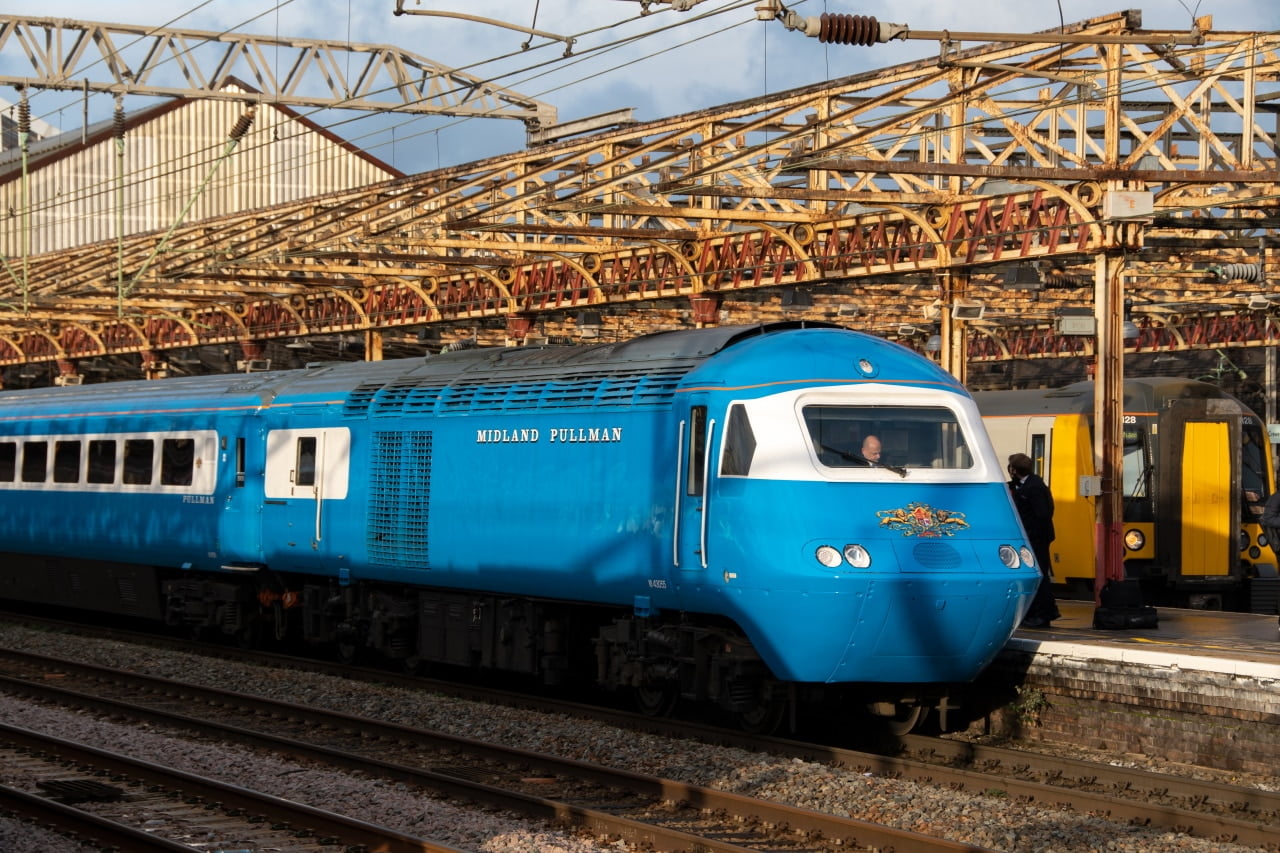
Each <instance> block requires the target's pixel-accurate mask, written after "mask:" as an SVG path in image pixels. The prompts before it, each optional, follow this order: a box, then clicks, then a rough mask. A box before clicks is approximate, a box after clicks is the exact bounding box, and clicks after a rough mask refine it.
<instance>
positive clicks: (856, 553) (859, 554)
mask: <svg viewBox="0 0 1280 853" xmlns="http://www.w3.org/2000/svg"><path fill="white" fill-rule="evenodd" d="M844 558H845V559H846V560H848V561H849V565H851V566H853V567H854V568H855V569H865V568H866V567H867V566H869V565H871V553H870V552H869V551H868V550H867V549H866V548H863V547H862V546H861V545H845V546H844Z"/></svg>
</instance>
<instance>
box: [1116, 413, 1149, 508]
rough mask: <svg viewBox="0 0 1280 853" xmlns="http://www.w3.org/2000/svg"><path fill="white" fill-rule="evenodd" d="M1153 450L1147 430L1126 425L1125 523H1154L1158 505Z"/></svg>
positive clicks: (1122, 469)
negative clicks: (1153, 486) (1153, 481)
mask: <svg viewBox="0 0 1280 853" xmlns="http://www.w3.org/2000/svg"><path fill="white" fill-rule="evenodd" d="M1150 459H1151V451H1150V448H1149V445H1148V443H1147V431H1146V430H1145V429H1141V428H1135V427H1129V426H1126V427H1125V429H1124V457H1123V463H1122V465H1121V476H1122V477H1123V482H1124V520H1125V521H1130V522H1137V521H1154V520H1155V502H1154V501H1152V500H1151V462H1150Z"/></svg>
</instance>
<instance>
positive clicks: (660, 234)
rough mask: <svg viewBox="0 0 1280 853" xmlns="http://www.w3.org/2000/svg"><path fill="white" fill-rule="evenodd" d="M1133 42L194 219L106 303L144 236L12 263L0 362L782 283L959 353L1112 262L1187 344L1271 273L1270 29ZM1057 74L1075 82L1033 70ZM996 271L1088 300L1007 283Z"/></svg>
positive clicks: (883, 328)
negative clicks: (965, 340) (973, 319)
mask: <svg viewBox="0 0 1280 853" xmlns="http://www.w3.org/2000/svg"><path fill="white" fill-rule="evenodd" d="M1132 24H1133V19H1132V18H1131V16H1130V15H1128V14H1127V13H1122V14H1119V15H1112V16H1105V17H1102V18H1097V19H1093V20H1090V21H1087V22H1084V23H1082V24H1077V25H1073V26H1071V27H1068V28H1067V31H1068V32H1071V33H1076V34H1078V33H1094V34H1099V35H1104V34H1106V35H1115V34H1121V35H1123V34H1130V35H1133V36H1134V40H1135V42H1136V43H1132V44H1124V45H1119V44H1099V45H1084V44H1071V45H1065V46H1064V45H1060V44H1058V43H1056V42H1054V41H1053V40H1052V35H1051V34H1046V37H1045V41H1044V42H1037V43H1034V44H993V45H984V46H980V47H975V48H971V49H968V50H962V51H956V52H953V53H951V54H949V55H947V57H946V59H945V61H944V62H943V63H942V64H939V63H938V62H937V61H920V62H916V63H909V64H906V65H901V66H896V67H894V68H889V69H884V70H881V71H877V72H875V73H868V74H862V75H856V76H854V77H850V78H845V79H842V80H837V81H832V82H830V83H828V84H824V85H821V86H812V87H808V88H804V89H799V90H793V91H789V92H785V93H781V94H778V95H773V96H767V97H762V98H759V99H755V100H752V101H746V102H740V103H736V104H731V105H728V106H725V107H721V108H716V109H711V110H705V111H701V112H698V113H692V114H687V115H683V116H677V117H674V118H669V119H662V120H658V121H653V122H649V123H646V124H640V125H636V126H634V127H629V128H626V129H622V130H616V131H612V132H607V133H602V134H597V135H595V136H591V137H586V138H581V139H575V140H571V141H564V142H560V143H556V144H552V145H548V146H545V147H542V148H538V149H532V150H526V151H521V152H517V153H513V154H510V155H503V156H500V157H494V158H490V159H487V160H483V161H478V162H474V163H468V164H463V165H461V166H455V167H451V168H448V169H441V170H437V171H433V172H427V173H423V174H421V175H416V176H413V177H410V178H405V179H400V180H397V181H393V182H388V183H384V184H379V185H375V186H371V187H367V188H363V189H361V190H358V191H352V192H345V193H339V194H334V195H331V196H326V197H320V198H315V199H310V200H308V201H307V202H305V203H299V204H287V205H282V206H279V207H275V208H270V209H265V210H258V211H252V212H250V213H245V214H237V215H233V216H225V217H221V218H218V219H216V220H209V221H204V222H199V223H194V224H192V225H188V226H184V227H182V228H180V229H178V232H177V233H176V234H175V238H174V241H173V242H174V243H175V244H179V245H181V246H182V249H183V251H182V252H181V253H178V252H170V253H163V254H161V255H160V256H159V257H158V258H157V259H156V260H155V262H154V263H152V264H151V265H150V266H149V268H148V272H147V275H146V276H145V277H144V278H142V279H141V280H139V281H138V282H137V283H136V284H132V285H129V286H124V287H121V286H119V284H118V282H117V279H116V269H117V262H118V261H120V262H122V266H123V268H124V269H125V270H126V272H127V274H126V276H125V279H124V280H125V281H126V282H127V281H129V278H128V275H129V274H131V273H129V271H135V270H138V269H139V268H140V267H141V266H142V264H143V263H144V261H145V259H146V258H148V256H149V255H150V254H151V253H152V251H153V250H154V248H155V245H156V242H155V241H156V239H157V238H156V237H155V236H154V235H151V236H144V237H137V238H129V239H127V240H126V241H124V242H125V245H124V251H123V253H122V254H121V255H119V256H118V255H117V253H116V252H115V246H114V245H108V244H98V245H94V246H86V247H82V248H78V249H74V250H68V251H64V252H58V253H54V254H50V255H46V256H39V257H34V258H31V259H29V262H28V269H29V277H28V278H27V282H28V285H27V286H26V287H25V288H23V287H21V283H20V281H19V280H18V279H17V278H16V277H15V276H12V275H11V276H10V277H9V280H8V281H6V282H5V283H4V286H3V287H2V288H0V299H3V300H4V301H5V302H7V303H8V310H7V311H6V312H5V313H4V314H2V315H0V363H16V362H21V361H29V360H47V359H52V358H57V357H63V358H65V357H83V356H88V355H98V354H105V353H110V352H120V351H138V350H141V349H165V348H169V347H173V346H190V345H193V344H197V343H208V342H222V341H226V340H229V339H243V338H250V339H269V338H272V337H288V336H296V335H300V334H324V333H330V332H334V331H346V330H360V329H375V328H391V327H396V326H403V325H420V324H423V323H433V322H441V321H465V320H475V319H477V318H487V317H503V316H513V315H527V314H529V313H530V312H535V313H536V312H554V311H564V310H567V309H574V308H580V307H583V306H599V305H602V304H607V303H611V302H620V303H627V304H628V305H636V304H639V303H642V302H645V301H649V300H655V299H670V298H672V297H698V296H700V295H707V294H721V295H726V296H727V295H729V294H733V293H742V292H745V291H748V290H756V289H759V288H765V287H778V286H782V285H797V284H800V285H804V286H806V287H810V288H813V290H814V292H815V293H817V294H819V295H821V294H823V293H824V292H828V291H829V292H830V293H832V294H833V295H837V296H838V295H839V294H843V293H847V292H849V291H851V290H856V291H857V294H858V295H857V299H858V300H859V301H860V302H861V303H862V304H863V308H864V310H863V311H862V312H861V314H860V315H859V318H858V322H856V323H854V324H853V325H855V326H858V325H860V324H861V325H863V326H864V327H865V328H868V329H870V330H872V331H879V332H882V333H890V334H892V329H893V328H894V327H895V326H897V325H898V324H901V323H907V322H919V318H920V307H921V305H922V304H923V303H927V302H928V301H929V300H930V299H933V298H935V297H936V296H937V295H938V293H939V285H938V281H939V279H940V278H941V277H944V276H950V277H963V279H964V281H965V284H966V290H967V293H968V295H970V296H973V297H976V298H980V299H982V300H983V301H984V302H985V304H986V306H987V311H986V317H985V320H984V326H983V329H982V333H981V334H975V335H973V336H972V339H971V346H972V347H974V348H975V351H974V354H975V355H977V356H979V357H981V352H982V347H985V346H986V344H985V343H983V341H990V340H993V339H1000V338H1002V337H1004V336H1005V335H1006V334H1008V335H1012V336H1013V339H1014V340H1015V341H1021V337H1020V336H1021V334H1022V333H1021V332H1020V331H1019V329H1020V327H1021V326H1023V325H1027V324H1030V325H1032V326H1036V327H1040V328H1042V329H1043V328H1045V327H1048V326H1049V325H1050V324H1051V321H1052V316H1053V312H1054V311H1055V310H1056V309H1058V308H1060V307H1064V306H1087V305H1091V304H1092V302H1091V300H1092V288H1091V287H1090V286H1088V284H1089V281H1090V279H1089V278H1088V276H1090V275H1091V274H1092V273H1091V270H1092V258H1093V256H1094V255H1095V254H1097V253H1099V252H1114V253H1125V254H1126V259H1127V263H1128V270H1129V274H1130V276H1131V277H1130V278H1129V279H1128V281H1129V282H1130V285H1129V289H1130V290H1134V291H1135V292H1136V295H1138V296H1140V297H1141V298H1142V300H1143V301H1144V302H1146V303H1161V304H1166V305H1167V306H1169V307H1170V308H1171V310H1174V312H1175V314H1177V315H1178V316H1179V317H1182V318H1185V319H1184V320H1183V322H1186V323H1189V324H1195V323H1196V322H1198V321H1197V320H1195V319H1194V316H1195V314H1196V311H1194V310H1192V309H1191V308H1188V309H1187V310H1185V311H1181V312H1179V311H1178V310H1177V308H1178V306H1179V305H1180V304H1183V303H1185V304H1186V305H1188V306H1190V305H1193V304H1194V305H1198V306H1203V311H1204V313H1206V314H1207V315H1209V316H1216V315H1217V314H1220V313H1222V312H1224V311H1230V310H1231V309H1232V306H1237V305H1239V303H1240V301H1241V300H1240V298H1239V290H1238V286H1233V285H1232V284H1231V283H1230V282H1227V281H1215V280H1213V279H1212V277H1210V276H1208V275H1206V274H1204V268H1205V267H1206V266H1207V265H1209V264H1211V263H1232V262H1237V263H1246V262H1255V261H1256V263H1258V264H1260V265H1262V268H1263V269H1264V271H1265V269H1266V266H1267V264H1269V263H1270V260H1269V258H1267V257H1266V256H1265V253H1264V252H1263V251H1262V250H1261V248H1257V247H1261V246H1263V245H1265V242H1266V241H1268V240H1274V238H1275V234H1276V223H1277V219H1276V209H1277V207H1280V202H1278V201H1277V185H1278V184H1280V172H1277V168H1276V166H1277V151H1276V138H1277V134H1276V132H1275V129H1274V127H1273V126H1271V127H1269V126H1267V125H1266V123H1265V122H1264V118H1269V120H1270V122H1271V124H1272V125H1274V122H1275V119H1274V106H1273V105H1274V100H1275V92H1274V88H1275V86H1276V82H1277V80H1280V36H1277V35H1276V34H1266V33H1214V32H1212V31H1208V32H1205V33H1204V40H1203V43H1202V44H1199V45H1196V46H1193V47H1177V48H1175V47H1171V46H1170V43H1171V41H1172V40H1173V39H1172V36H1171V35H1170V34H1168V33H1138V34H1135V33H1133V31H1132ZM989 66H999V68H998V69H996V70H993V69H992V68H990V67H989ZM1058 67H1065V68H1070V69H1071V71H1072V74H1078V75H1079V76H1080V80H1081V82H1080V84H1079V85H1076V84H1068V83H1063V82H1061V81H1059V80H1057V79H1056V78H1055V79H1051V80H1047V79H1046V78H1045V77H1044V76H1042V75H1043V74H1044V73H1047V72H1046V71H1045V70H1046V69H1049V68H1058ZM1095 84H1096V85H1095ZM1268 87H1270V88H1268ZM1015 162H1016V163H1018V165H1013V164H1014V163H1015ZM1119 190H1124V191H1139V192H1149V193H1151V196H1150V198H1151V200H1152V207H1153V211H1152V214H1151V216H1150V217H1148V218H1144V219H1141V220H1138V221H1134V222H1128V223H1121V222H1119V221H1117V220H1114V219H1108V218H1107V216H1106V213H1107V194H1108V193H1109V192H1115V191H1119ZM1210 222H1211V223H1212V227H1207V225H1208V223H1210ZM1175 243H1176V246H1175V247H1174V248H1167V247H1166V246H1172V245H1174V244H1175ZM1251 247H1254V248H1251ZM1016 261H1041V262H1042V263H1044V264H1046V265H1047V264H1050V263H1052V264H1054V265H1055V270H1054V272H1055V273H1057V274H1061V276H1062V278H1063V280H1067V281H1072V280H1076V281H1083V282H1084V285H1083V286H1077V287H1072V288H1061V289H1054V290H1052V291H1050V290H1044V291H1041V292H1039V293H1037V294H1035V295H1036V296H1037V298H1036V299H1032V294H1030V293H1028V292H1027V291H1025V290H1024V291H1016V290H1006V289H1005V288H1004V287H1003V285H1002V282H1001V273H1002V270H1003V266H1004V265H1007V264H1009V263H1010V262H1016ZM12 267H13V265H12V264H10V268H11V270H10V271H12ZM1081 270H1083V272H1082V271H1081ZM1264 274H1265V272H1264ZM840 298H848V297H847V296H845V297H840ZM1050 337H1051V336H1049V337H1046V336H1045V335H1041V336H1040V337H1039V338H1037V339H1039V340H1046V341H1047V340H1049V339H1050ZM1183 339H1184V340H1188V338H1187V337H1186V335H1183ZM1017 346H1018V348H1020V349H1021V348H1023V346H1024V344H1023V343H1017ZM1053 347H1054V345H1051V344H1047V343H1046V344H1042V345H1036V346H1034V347H1030V349H1033V350H1037V351H1039V352H1042V353H1046V354H1047V353H1049V352H1050V351H1052V350H1053Z"/></svg>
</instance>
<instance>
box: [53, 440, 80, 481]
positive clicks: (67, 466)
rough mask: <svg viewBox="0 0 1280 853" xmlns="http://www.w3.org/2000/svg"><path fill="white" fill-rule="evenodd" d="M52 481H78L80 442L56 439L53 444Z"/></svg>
mask: <svg viewBox="0 0 1280 853" xmlns="http://www.w3.org/2000/svg"><path fill="white" fill-rule="evenodd" d="M53 481H54V482H55V483H78V482H80V442H79V441H56V442H54V445H53Z"/></svg>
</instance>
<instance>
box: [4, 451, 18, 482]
mask: <svg viewBox="0 0 1280 853" xmlns="http://www.w3.org/2000/svg"><path fill="white" fill-rule="evenodd" d="M17 470H18V443H17V442H16V441H0V482H4V483H12V482H13V477H14V474H16V473H17Z"/></svg>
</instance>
